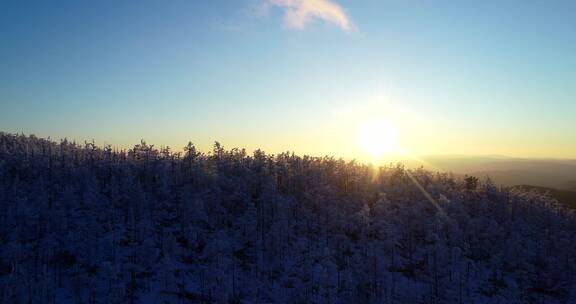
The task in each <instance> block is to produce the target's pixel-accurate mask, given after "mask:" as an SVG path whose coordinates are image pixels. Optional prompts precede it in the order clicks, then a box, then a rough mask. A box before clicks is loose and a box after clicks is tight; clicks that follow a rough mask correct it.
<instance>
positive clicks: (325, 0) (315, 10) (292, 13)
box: [265, 0, 352, 32]
mask: <svg viewBox="0 0 576 304" xmlns="http://www.w3.org/2000/svg"><path fill="white" fill-rule="evenodd" d="M265 5H266V6H267V7H270V6H276V7H280V8H282V9H284V24H285V25H286V27H288V28H291V29H296V30H303V29H304V28H305V27H306V24H307V23H308V22H309V21H310V20H312V19H314V18H316V19H321V20H323V21H326V22H330V23H333V24H335V25H337V26H338V27H340V28H341V29H342V30H344V31H346V32H348V31H350V30H351V29H352V22H351V21H350V18H348V16H347V15H346V12H345V11H344V9H342V7H340V5H338V4H336V3H334V2H332V1H330V0H266V3H265Z"/></svg>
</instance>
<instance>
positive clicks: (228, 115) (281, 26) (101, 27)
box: [0, 0, 576, 159]
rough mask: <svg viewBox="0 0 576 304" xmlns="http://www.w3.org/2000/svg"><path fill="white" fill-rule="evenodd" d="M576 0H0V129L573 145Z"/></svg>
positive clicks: (516, 150)
mask: <svg viewBox="0 0 576 304" xmlns="http://www.w3.org/2000/svg"><path fill="white" fill-rule="evenodd" d="M575 55H576V2H575V1H571V0H569V1H555V0H552V1H528V0H523V1H514V0H510V1H450V0H445V1H432V0H429V1H427V0H235V1H229V0H211V1H190V0H166V1H157V0H154V1H152V0H138V1H135V0H134V1H131V0H126V1H104V0H103V1H78V0H59V1H53V0H43V1H28V0H17V1H16V0H2V1H0V131H4V132H10V133H15V132H18V133H21V132H23V133H25V134H36V135H37V136H42V137H51V138H53V139H60V138H68V139H73V140H77V141H79V142H83V141H84V140H92V139H93V140H94V141H95V142H96V143H97V144H100V145H104V144H111V145H113V146H116V147H130V146H133V145H134V144H136V143H139V142H140V139H145V140H146V141H147V142H149V143H153V144H155V145H156V146H161V145H169V146H171V147H172V148H173V149H175V150H181V149H182V147H183V146H185V144H186V143H187V142H188V141H192V142H193V143H195V144H196V145H197V146H198V147H199V148H201V149H202V150H204V151H208V150H209V149H210V148H211V145H212V144H213V142H214V141H219V142H220V143H222V144H223V145H224V147H226V148H232V147H240V148H246V149H247V150H248V151H252V150H255V149H257V148H261V149H263V150H265V151H267V152H271V153H278V152H282V151H295V152H296V153H298V154H311V155H333V156H337V157H344V158H357V159H375V158H379V159H380V158H382V157H386V155H390V156H391V155H415V156H418V155H429V154H444V155H455V154H458V155H507V156H513V157H539V158H542V157H550V158H576V56H575Z"/></svg>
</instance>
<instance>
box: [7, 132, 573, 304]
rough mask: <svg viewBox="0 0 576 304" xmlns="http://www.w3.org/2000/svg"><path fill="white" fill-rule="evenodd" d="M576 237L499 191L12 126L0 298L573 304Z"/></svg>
mask: <svg viewBox="0 0 576 304" xmlns="http://www.w3.org/2000/svg"><path fill="white" fill-rule="evenodd" d="M417 184H418V185H419V186H418V185H417ZM427 195H428V196H429V197H427ZM430 199H432V201H431V200H430ZM435 204H436V205H437V206H435ZM575 244H576V216H575V214H574V212H573V211H570V210H567V209H564V208H563V207H562V206H560V205H559V204H558V203H557V202H556V201H555V200H554V199H552V198H550V197H547V196H544V195H541V194H538V193H535V192H523V191H521V190H510V189H503V188H499V187H496V186H495V185H494V184H492V183H491V182H490V181H489V180H478V179H477V178H473V177H469V178H466V179H458V178H455V177H454V176H452V175H451V174H449V173H440V172H430V171H426V170H423V169H416V170H408V169H406V168H404V167H403V166H402V165H390V166H383V167H373V166H370V165H366V164H362V163H358V162H355V161H344V160H342V159H335V158H333V157H310V156H297V155H295V154H293V153H280V154H276V155H271V154H266V153H264V152H263V151H260V150H257V151H255V152H254V153H253V154H251V155H249V154H247V153H246V151H245V150H243V149H231V150H226V149H224V148H223V147H222V146H221V145H220V144H219V143H215V144H214V147H213V150H212V151H211V152H210V153H201V152H199V151H198V150H197V149H196V148H195V147H194V145H193V144H191V143H189V144H188V145H187V146H186V147H185V148H184V152H183V153H174V152H172V151H171V150H170V149H169V148H160V149H157V148H155V147H154V146H153V145H149V144H147V143H146V142H144V141H142V142H141V143H140V144H138V145H136V146H134V147H133V148H131V149H128V150H114V149H113V148H112V147H110V146H106V147H98V146H96V145H95V144H94V143H90V142H87V143H84V144H83V145H78V144H76V143H72V142H69V141H67V140H62V141H60V142H54V141H51V140H47V139H41V138H37V137H35V136H32V135H31V136H24V135H18V134H7V133H0V303H423V304H424V303H430V304H433V303H434V304H435V303H458V304H462V303H576V245H575Z"/></svg>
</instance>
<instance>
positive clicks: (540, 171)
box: [405, 156, 576, 191]
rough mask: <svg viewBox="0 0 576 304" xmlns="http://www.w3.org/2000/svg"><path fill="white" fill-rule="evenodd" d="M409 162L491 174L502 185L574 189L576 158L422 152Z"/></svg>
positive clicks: (471, 173) (462, 172) (428, 166)
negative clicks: (445, 154) (530, 157)
mask: <svg viewBox="0 0 576 304" xmlns="http://www.w3.org/2000/svg"><path fill="white" fill-rule="evenodd" d="M420 159H421V161H415V160H406V161H405V163H406V164H408V165H409V166H423V167H424V168H426V169H431V170H440V171H448V172H453V173H455V174H457V175H465V174H467V175H474V176H477V177H480V178H482V177H490V178H491V179H492V181H494V182H495V183H496V184H499V185H502V186H515V185H534V186H540V187H547V188H555V189H561V190H572V191H576V160H574V159H539V158H535V159H525V158H512V157H505V156H477V157H476V156H423V157H421V158H420Z"/></svg>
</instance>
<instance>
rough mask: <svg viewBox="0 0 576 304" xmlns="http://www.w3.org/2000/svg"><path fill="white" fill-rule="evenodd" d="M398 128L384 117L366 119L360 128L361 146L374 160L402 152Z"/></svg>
mask: <svg viewBox="0 0 576 304" xmlns="http://www.w3.org/2000/svg"><path fill="white" fill-rule="evenodd" d="M397 134H398V133H397V132H396V129H395V128H394V127H393V126H392V125H390V124H389V123H388V122H387V121H386V120H384V119H376V120H370V121H365V122H364V123H362V124H361V125H360V128H359V142H360V147H361V148H362V150H363V151H364V152H366V153H367V154H369V155H370V157H371V158H372V160H373V161H375V160H380V159H382V158H385V157H395V156H399V155H401V154H402V149H401V147H400V145H399V144H398V140H397Z"/></svg>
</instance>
